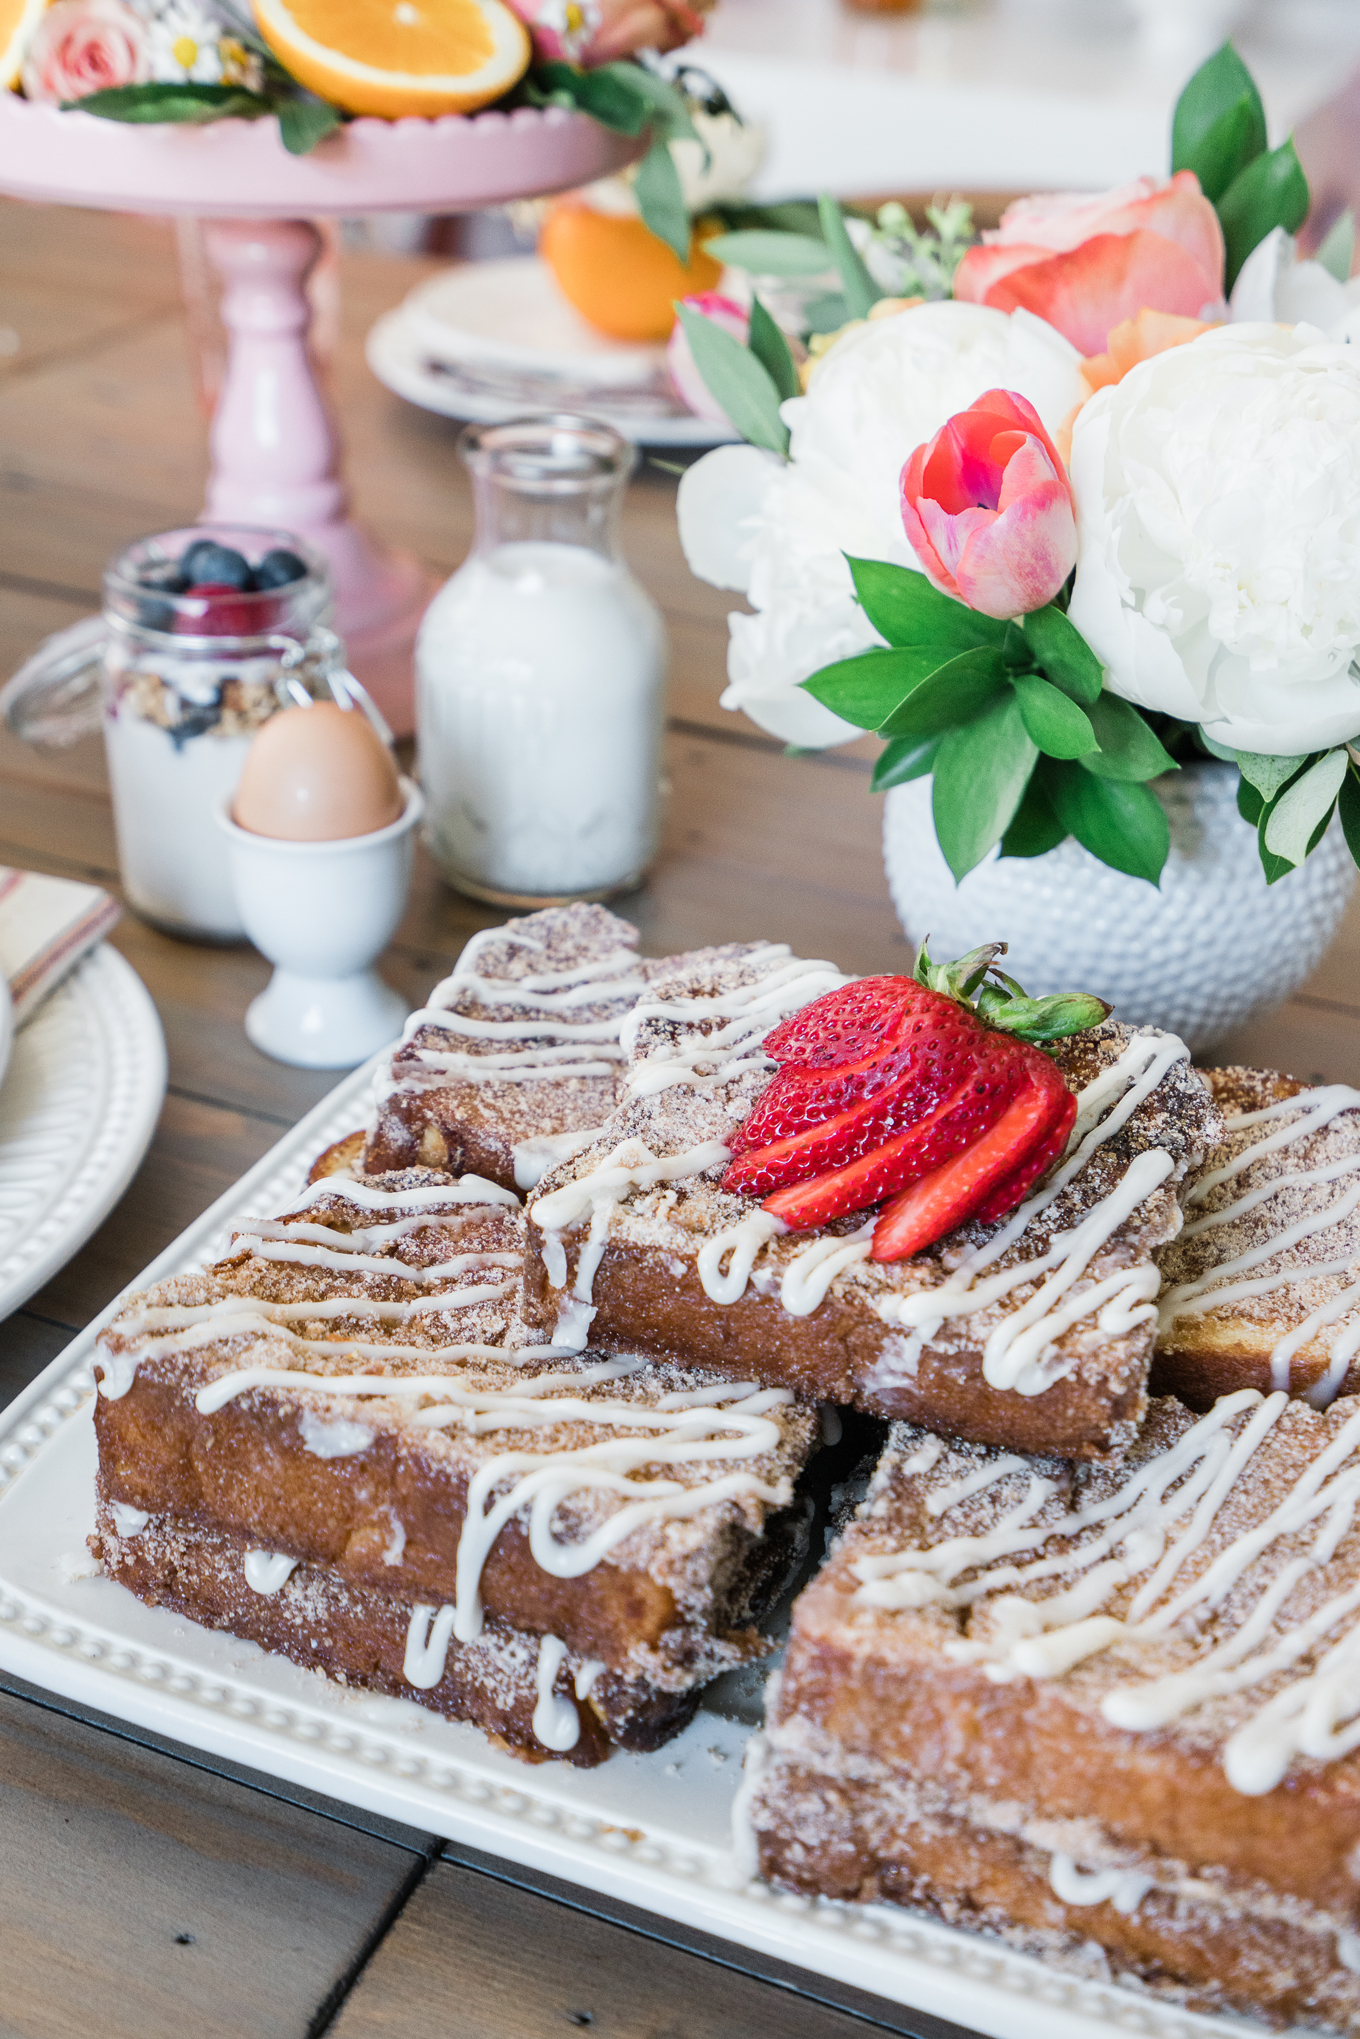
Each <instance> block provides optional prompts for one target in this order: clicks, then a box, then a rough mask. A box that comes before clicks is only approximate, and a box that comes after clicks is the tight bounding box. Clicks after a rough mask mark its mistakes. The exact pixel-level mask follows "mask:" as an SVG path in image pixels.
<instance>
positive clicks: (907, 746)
mask: <svg viewBox="0 0 1360 2039" xmlns="http://www.w3.org/2000/svg"><path fill="white" fill-rule="evenodd" d="M943 742H944V738H943V737H942V736H902V737H897V738H895V739H894V741H893V742H892V743H885V744H884V746H883V748H882V750H881V751H880V752H879V754H878V761H877V763H876V764H875V766H874V772H873V777H872V778H871V779H870V781H869V791H870V792H871V793H886V792H887V790H888V788H889V787H890V786H905V785H906V784H907V783H908V781H909V780H911V779H924V777H925V776H926V773H927V772H931V771H934V769H935V759H936V757H937V756H938V754H939V749H940V745H941V744H942V743H943Z"/></svg>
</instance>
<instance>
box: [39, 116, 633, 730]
mask: <svg viewBox="0 0 1360 2039" xmlns="http://www.w3.org/2000/svg"><path fill="white" fill-rule="evenodd" d="M641 147H642V144H641V143H639V142H632V141H629V140H627V139H626V138H625V137H624V136H621V135H615V134H611V133H609V132H608V130H607V129H605V128H602V127H599V126H597V124H596V123H595V122H594V121H593V120H589V119H587V118H585V117H584V116H583V115H581V114H576V113H571V112H568V111H566V110H565V109H563V108H559V107H550V108H546V109H544V110H543V111H541V112H540V111H535V110H533V109H530V108H521V109H520V110H518V111H516V112H514V113H508V114H507V113H495V112H492V113H480V114H475V115H473V116H471V117H470V118H466V117H463V116H461V115H450V116H448V117H446V118H444V119H442V120H399V121H383V120H356V121H353V122H351V123H350V125H349V126H347V127H345V128H342V129H341V130H339V131H338V132H337V133H336V134H334V135H332V136H330V137H328V138H327V140H326V141H324V142H322V143H321V145H320V146H319V147H318V148H317V149H315V150H313V152H312V153H311V155H309V156H290V155H289V154H288V152H287V150H286V149H285V148H284V147H283V144H282V143H281V142H280V140H279V133H278V123H277V122H276V121H274V120H260V121H241V120H224V121H219V122H216V123H214V124H212V125H210V126H207V127H201V128H200V127H134V126H123V125H121V124H119V123H117V122H114V121H107V120H97V119H95V118H94V116H93V115H91V114H87V113H61V112H58V111H57V110H56V109H55V108H53V107H47V106H33V105H30V104H29V103H28V101H26V100H22V99H19V98H17V97H16V96H15V95H14V94H12V93H9V92H3V91H0V191H3V192H7V193H8V194H9V195H10V196H12V197H15V198H30V199H40V200H44V201H48V202H51V201H53V200H55V201H57V202H58V203H62V204H67V205H85V206H100V207H104V208H105V209H109V210H113V211H118V212H144V213H147V212H149V213H189V214H193V215H196V216H198V217H201V218H205V219H209V220H211V221H213V222H214V224H213V225H212V226H211V227H209V229H208V233H207V241H208V251H209V255H210V257H211V259H212V261H213V262H214V264H215V265H216V267H217V268H218V270H219V271H220V272H221V275H222V278H223V281H224V285H225V289H224V293H223V298H222V317H223V321H224V323H225V325H226V328H227V333H228V338H229V343H230V351H229V355H228V363H227V372H226V376H225V379H224V382H223V387H222V394H221V397H220V399H219V401H218V405H217V411H216V414H215V416H214V419H213V424H212V433H211V447H212V472H211V475H210V477H209V481H208V491H207V500H206V503H205V506H204V510H205V514H206V515H208V516H212V517H219V518H223V519H230V520H231V521H233V522H239V523H248V524H264V525H273V526H275V527H281V528H283V529H285V530H289V531H297V532H300V533H301V534H302V536H304V537H306V538H309V539H311V540H312V542H313V543H314V544H316V545H318V546H320V547H321V549H322V551H323V552H325V554H326V556H327V557H328V558H329V560H330V562H331V569H332V573H333V575H334V580H335V611H336V627H337V628H338V630H339V631H340V633H341V635H342V636H343V637H344V639H345V643H346V647H347V649H348V653H349V659H350V664H351V666H352V667H353V669H354V671H355V673H356V674H357V675H358V677H359V678H360V679H361V680H362V681H363V683H364V685H365V686H366V687H367V688H368V690H369V692H370V693H371V694H372V695H373V698H374V700H375V701H376V702H377V703H378V705H379V706H380V707H381V709H382V710H383V713H384V714H385V715H386V716H387V719H388V721H389V722H390V723H391V724H392V726H393V728H394V729H395V730H396V731H397V732H398V734H404V733H407V732H409V730H410V729H411V726H412V721H413V711H414V701H413V685H412V669H411V650H412V645H413V642H414V639H415V633H416V628H417V626H418V624H419V622H420V618H421V615H422V613H423V611H424V608H425V604H426V602H427V601H428V599H429V597H430V594H431V593H432V591H433V589H432V584H431V582H430V580H429V577H428V575H427V574H426V572H425V570H424V568H423V567H422V566H421V565H420V562H419V561H418V560H416V559H414V558H413V557H411V555H410V554H407V553H402V552H395V551H392V550H390V549H389V548H386V547H383V546H380V545H378V544H376V543H375V542H374V541H373V540H372V539H371V538H369V537H367V536H366V535H365V533H364V532H363V531H362V530H361V529H360V528H359V526H358V525H356V524H355V523H353V522H352V521H351V519H350V516H349V499H348V493H347V490H346V488H345V484H344V480H343V476H342V471H341V456H340V444H339V438H338V434H337V431H336V426H335V421H334V419H333V418H332V416H331V413H330V410H329V408H328V406H327V403H326V399H325V397H324V395H323V393H322V391H321V389H320V388H319V387H318V385H317V381H316V376H315V374H314V372H313V368H312V360H311V355H310V352H309V350H308V346H307V332H308V327H309V325H310V322H311V308H310V305H309V303H308V300H307V294H306V289H305V285H306V280H307V275H308V272H309V270H310V269H311V267H312V264H313V263H314V262H315V260H316V257H317V254H318V251H319V249H320V245H321V237H320V235H319V234H318V233H317V230H316V228H315V227H314V226H313V225H311V223H310V222H311V221H312V220H313V219H315V218H316V217H318V216H321V215H328V214H340V213H365V212H383V211H402V212H466V211H471V210H474V209H475V208H477V207H479V206H484V205H495V204H500V203H502V202H504V201H505V200H506V199H510V198H527V197H533V196H537V195H539V194H541V193H544V192H551V191H562V190H567V189H569V188H571V187H572V186H574V185H577V184H587V183H590V182H591V181H592V180H593V179H594V178H597V177H604V176H607V175H608V174H609V173H610V172H611V171H613V170H617V169H621V168H622V167H623V166H624V165H625V164H626V163H629V162H632V161H634V160H635V159H636V157H637V155H638V154H639V153H640V150H641Z"/></svg>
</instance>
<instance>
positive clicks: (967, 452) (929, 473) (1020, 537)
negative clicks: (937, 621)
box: [901, 389, 1077, 618]
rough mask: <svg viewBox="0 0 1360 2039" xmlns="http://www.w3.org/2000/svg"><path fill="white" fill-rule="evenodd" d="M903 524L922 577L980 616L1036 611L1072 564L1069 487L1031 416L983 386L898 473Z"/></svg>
mask: <svg viewBox="0 0 1360 2039" xmlns="http://www.w3.org/2000/svg"><path fill="white" fill-rule="evenodd" d="M901 486H902V522H903V524H904V525H905V526H906V532H907V536H908V538H909V539H910V540H911V543H912V546H913V549H914V550H915V552H916V556H917V558H918V559H919V560H920V562H921V564H922V566H923V567H924V568H925V570H926V574H927V577H928V578H929V579H930V580H931V581H933V582H934V584H935V586H936V587H937V588H939V589H940V590H941V592H942V593H944V594H946V595H953V596H954V597H955V598H956V600H958V601H960V602H964V603H966V604H967V606H968V607H969V608H970V609H977V610H980V611H981V613H982V614H983V615H984V616H996V617H1000V618H1009V617H1012V616H1026V615H1028V614H1029V612H1030V610H1031V609H1042V608H1043V606H1044V604H1045V602H1051V601H1052V600H1053V597H1054V596H1055V595H1056V594H1057V592H1058V590H1059V589H1060V588H1061V586H1062V584H1063V582H1064V581H1065V580H1066V579H1067V576H1068V574H1069V573H1071V571H1072V568H1073V567H1074V566H1075V565H1076V563H1077V520H1076V517H1075V515H1074V509H1073V500H1072V486H1071V483H1070V482H1069V481H1068V479H1067V473H1066V470H1065V469H1064V467H1063V464H1062V461H1061V460H1060V459H1059V458H1058V453H1057V449H1056V448H1055V446H1054V444H1053V441H1052V440H1051V439H1050V438H1049V436H1048V434H1047V432H1046V431H1045V430H1044V428H1043V426H1042V424H1041V423H1040V422H1039V414H1038V412H1037V411H1036V410H1035V409H1034V408H1033V406H1032V405H1031V404H1027V403H1026V402H1025V399H1024V398H1023V397H1022V396H1017V395H1016V394H1015V392H1014V391H1013V390H1006V389H989V390H988V391H987V393H986V395H985V396H980V397H979V398H978V400H977V402H976V403H974V404H970V405H969V406H968V409H967V410H966V411H959V412H958V413H957V414H956V415H955V416H954V417H952V418H951V419H950V420H949V422H948V424H946V425H944V426H942V427H941V429H940V430H939V431H938V432H937V433H936V434H935V437H934V438H933V439H932V440H931V441H930V442H929V444H928V445H926V446H918V447H917V449H916V451H915V452H914V453H913V454H912V456H911V459H910V460H909V461H908V462H907V464H906V466H905V467H904V468H903V470H902V484H901Z"/></svg>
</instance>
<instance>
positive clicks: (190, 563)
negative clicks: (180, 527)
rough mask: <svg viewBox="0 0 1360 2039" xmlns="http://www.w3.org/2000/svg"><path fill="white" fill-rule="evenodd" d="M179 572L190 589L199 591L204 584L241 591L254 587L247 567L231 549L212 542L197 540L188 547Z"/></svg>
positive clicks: (202, 539)
mask: <svg viewBox="0 0 1360 2039" xmlns="http://www.w3.org/2000/svg"><path fill="white" fill-rule="evenodd" d="M179 570H180V572H181V573H182V574H186V575H187V576H188V580H189V585H190V586H191V587H195V588H197V587H201V586H202V585H203V583H204V582H205V581H210V582H212V584H213V586H214V587H220V588H240V589H241V590H242V591H244V590H246V589H248V588H252V587H253V586H254V585H255V579H254V575H253V574H252V573H251V571H250V563H249V561H248V560H246V559H244V558H243V557H242V555H241V554H240V553H239V552H234V551H233V550H232V548H231V546H230V545H219V544H218V543H217V541H216V540H215V539H212V538H198V539H196V540H195V541H194V543H193V544H192V545H191V546H190V547H189V549H188V551H187V552H186V553H185V554H184V556H183V558H182V559H181V560H180V563H179Z"/></svg>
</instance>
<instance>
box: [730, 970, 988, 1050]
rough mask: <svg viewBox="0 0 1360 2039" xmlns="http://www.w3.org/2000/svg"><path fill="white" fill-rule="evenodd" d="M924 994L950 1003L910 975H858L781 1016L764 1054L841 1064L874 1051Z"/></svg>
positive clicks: (766, 1041) (926, 996)
mask: <svg viewBox="0 0 1360 2039" xmlns="http://www.w3.org/2000/svg"><path fill="white" fill-rule="evenodd" d="M922 996H924V997H925V998H927V999H939V1002H940V1003H941V1004H948V1003H949V1001H948V1000H947V999H943V998H941V997H940V994H939V993H938V992H933V991H926V989H925V987H924V986H923V985H920V984H918V983H916V981H915V979H914V978H911V977H857V978H856V979H855V981H854V982H853V983H852V984H846V985H843V986H842V987H841V989H840V990H839V991H828V992H827V994H826V996H825V997H824V998H814V999H813V1001H812V1003H811V1005H805V1006H803V1007H802V1008H801V1009H800V1010H799V1011H798V1012H795V1013H790V1015H789V1017H788V1018H787V1019H786V1020H781V1021H780V1023H779V1025H778V1026H777V1027H775V1028H774V1030H773V1031H772V1032H771V1033H769V1034H767V1035H766V1037H765V1053H766V1054H767V1055H768V1056H769V1058H770V1060H771V1061H772V1062H778V1063H780V1064H783V1063H786V1062H792V1063H796V1064H797V1065H798V1066H799V1067H800V1068H803V1069H839V1068H841V1067H842V1066H843V1065H844V1064H845V1063H847V1062H853V1061H855V1060H856V1059H857V1058H858V1057H860V1056H862V1055H873V1054H875V1053H876V1052H877V1051H878V1050H879V1049H880V1048H881V1047H882V1046H883V1044H884V1040H885V1038H886V1037H887V1035H888V1032H889V1030H890V1029H891V1028H892V1026H893V1024H894V1022H895V1021H897V1020H898V1019H899V1018H900V1017H901V1016H902V1015H903V1014H904V1013H905V1012H906V1011H907V1010H908V1009H910V1008H912V1007H914V1006H915V1005H916V1004H917V1002H918V1001H919V1000H920V999H921V998H922Z"/></svg>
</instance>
